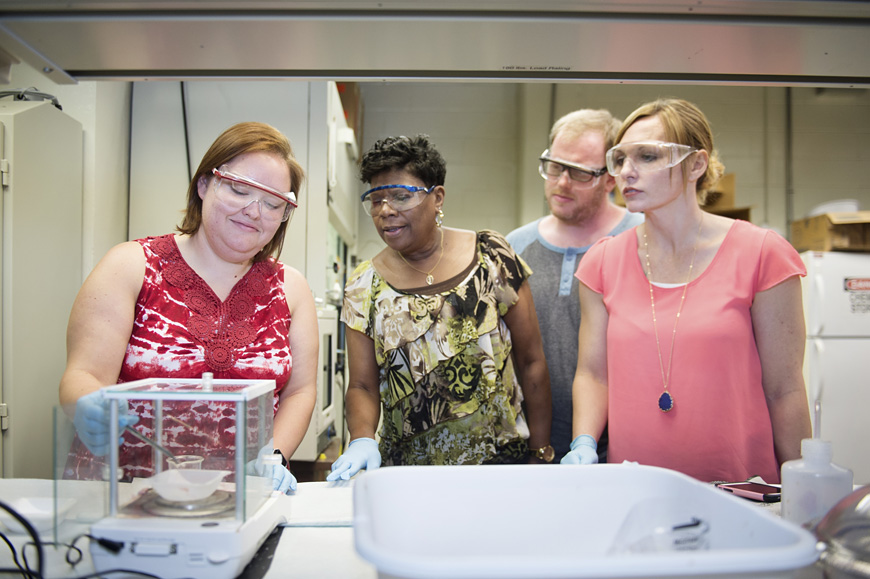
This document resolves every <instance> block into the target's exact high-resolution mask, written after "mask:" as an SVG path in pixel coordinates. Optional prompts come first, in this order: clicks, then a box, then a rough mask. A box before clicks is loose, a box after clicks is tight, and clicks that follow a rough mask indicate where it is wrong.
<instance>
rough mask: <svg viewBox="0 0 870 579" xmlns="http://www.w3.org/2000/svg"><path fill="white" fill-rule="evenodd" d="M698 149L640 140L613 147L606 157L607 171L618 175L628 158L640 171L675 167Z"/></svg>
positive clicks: (636, 169)
mask: <svg viewBox="0 0 870 579" xmlns="http://www.w3.org/2000/svg"><path fill="white" fill-rule="evenodd" d="M697 151H698V149H695V148H694V147H690V146H688V145H678V144H677V143H665V142H662V141H639V142H637V143H623V144H621V145H616V146H615V147H611V148H610V150H608V151H607V154H606V155H605V156H604V158H605V160H606V161H607V172H608V173H610V174H611V175H613V176H614V177H616V176H618V175H619V174H620V173H621V172H622V168H623V167H624V166H625V162H626V160H628V161H629V162H630V163H631V166H632V167H633V168H634V170H635V171H637V172H638V173H652V172H654V171H661V170H662V169H669V168H671V167H675V166H677V165H678V164H680V163H682V162H683V161H684V160H685V159H686V157H688V156H689V155H691V154H692V153H695V152H697Z"/></svg>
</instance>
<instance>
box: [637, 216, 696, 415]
mask: <svg viewBox="0 0 870 579" xmlns="http://www.w3.org/2000/svg"><path fill="white" fill-rule="evenodd" d="M703 223H704V214H703V213H702V214H701V220H700V222H699V223H698V233H697V235H696V236H695V246H694V247H693V248H692V261H691V262H690V263H689V275H688V276H686V283H685V284H683V295H682V297H681V298H680V305H679V307H678V308H677V317H676V319H675V320H674V331H673V333H672V334H671V352H670V355H669V356H668V371H667V374H665V365H664V362H663V361H662V347H661V344H660V343H659V328H658V324H657V323H656V298H655V294H654V292H653V284H652V267H651V266H650V263H649V241H648V240H647V237H646V223H644V224H643V249H644V252H645V253H646V281H647V283H649V303H650V307H651V309H652V319H653V330H654V331H655V336H656V351H657V352H658V355H659V368H660V369H661V371H662V386H663V387H664V390H663V391H662V393H661V395H660V396H659V401H658V405H659V410H661V411H662V412H670V411H671V410H673V409H674V396H673V395H672V394H671V393H670V392H668V384H669V383H670V381H671V368H672V366H673V361H674V342H675V341H676V339H677V322H679V321H680V313H681V312H682V311H683V302H684V301H686V290H688V289H689V282H690V281H691V280H692V268H693V267H694V266H695V254H696V253H697V252H698V240H699V239H700V238H701V225H702V224H703Z"/></svg>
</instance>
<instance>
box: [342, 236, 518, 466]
mask: <svg viewBox="0 0 870 579" xmlns="http://www.w3.org/2000/svg"><path fill="white" fill-rule="evenodd" d="M529 275H531V269H529V267H528V266H527V265H526V263H525V262H524V261H523V260H522V258H520V257H519V256H518V255H517V254H516V253H515V252H514V251H513V249H512V248H511V247H510V245H509V244H508V243H507V241H506V240H505V239H504V237H502V235H501V234H499V233H497V232H495V231H487V230H483V231H479V232H478V233H477V252H476V258H475V260H474V262H473V263H471V264H470V265H469V267H468V268H467V269H466V270H465V271H464V272H463V273H462V274H460V275H458V276H456V277H454V278H453V279H451V280H447V281H446V282H443V283H440V284H435V285H433V286H429V287H425V288H416V289H412V290H399V289H396V288H393V287H392V286H390V284H388V283H387V282H386V281H385V280H384V278H383V277H381V275H380V274H379V273H378V272H377V270H375V268H374V267H373V265H372V263H371V261H365V262H363V263H361V264H360V265H359V266H358V267H357V268H356V270H355V271H354V272H353V274H352V276H351V278H350V279H349V280H348V282H347V285H346V288H345V295H344V307H343V308H342V313H341V318H342V321H343V322H344V323H345V324H346V325H347V327H348V328H351V329H353V330H357V331H359V332H362V333H364V334H366V335H367V336H368V337H370V338H371V339H372V340H373V341H374V348H375V356H376V359H377V363H378V366H379V368H380V370H379V381H380V398H381V405H382V409H383V426H382V429H381V433H380V438H381V441H380V451H381V456H382V458H383V463H384V464H386V465H409V464H483V463H510V462H519V461H522V460H525V459H526V457H527V453H528V444H527V440H528V437H529V429H528V426H527V424H526V419H525V416H524V414H523V409H522V400H523V395H522V390H521V388H520V384H519V382H518V380H517V375H516V371H515V369H514V364H513V359H512V357H511V348H512V345H511V335H510V331H509V330H508V327H507V324H505V322H504V319H503V316H504V315H505V314H506V313H507V311H508V310H509V309H510V308H511V307H512V306H513V305H514V304H515V303H516V302H517V299H518V291H519V288H520V286H522V284H523V282H524V281H525V280H526V278H527V277H528V276H529Z"/></svg>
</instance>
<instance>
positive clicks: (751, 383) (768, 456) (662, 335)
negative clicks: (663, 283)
mask: <svg viewBox="0 0 870 579" xmlns="http://www.w3.org/2000/svg"><path fill="white" fill-rule="evenodd" d="M796 275H801V276H803V275H806V268H805V267H804V265H803V262H802V261H801V259H800V256H799V255H798V253H797V252H796V251H795V250H794V248H793V247H792V246H791V245H790V244H789V243H788V242H787V241H786V240H785V239H783V238H782V237H781V236H779V235H777V234H776V233H775V232H772V231H769V230H765V229H761V228H759V227H756V226H754V225H752V224H751V223H749V222H746V221H735V222H734V224H733V225H732V226H731V229H730V230H729V231H728V234H727V235H726V237H725V240H724V241H723V243H722V245H721V246H720V248H719V251H718V252H717V254H716V256H715V257H714V259H713V261H712V262H711V263H710V265H709V266H708V267H707V269H706V270H705V271H704V272H702V273H701V275H700V276H698V277H697V278H696V279H694V280H692V281H691V282H690V283H689V286H688V288H687V290H686V299H685V303H684V304H683V310H682V313H681V315H680V321H679V325H678V326H677V332H676V337H675V338H674V339H675V343H674V348H673V362H672V370H671V374H670V382H669V385H668V392H669V393H670V394H671V395H672V397H673V400H674V408H673V410H671V411H670V412H667V413H665V412H662V411H661V410H659V407H658V398H659V396H660V395H661V393H662V391H663V385H662V372H661V368H660V365H659V354H658V352H657V346H656V338H655V334H654V330H653V320H652V310H651V306H650V295H649V285H648V283H647V279H646V276H645V275H644V272H643V269H642V267H641V264H640V260H639V259H638V243H637V236H636V233H635V231H634V230H630V231H626V232H625V233H622V234H620V235H618V236H616V237H612V238H605V239H602V240H601V241H599V242H598V243H597V244H596V245H595V246H594V247H592V248H591V249H590V250H589V252H588V253H587V254H586V257H584V258H583V260H582V261H581V262H580V266H579V267H578V269H577V273H576V276H577V278H578V279H579V280H580V281H581V282H582V283H584V284H585V285H587V286H588V287H589V288H590V289H592V290H593V291H595V292H596V293H600V294H602V296H603V300H604V305H605V307H606V308H607V311H608V314H609V319H608V326H607V373H608V430H609V435H610V442H609V446H608V462H617V463H618V462H622V461H625V460H628V461H636V462H639V463H642V464H648V465H654V466H661V467H666V468H670V469H674V470H678V471H681V472H684V473H686V474H688V475H691V476H693V477H695V478H698V479H700V480H703V481H723V480H724V481H740V480H745V479H747V478H750V477H752V476H756V475H760V476H761V477H763V478H764V480H766V481H768V482H778V481H779V466H778V463H777V460H776V456H775V454H774V445H773V430H772V427H771V421H770V415H769V414H768V409H767V404H766V402H765V398H764V391H763V390H762V382H761V378H762V376H761V362H760V359H759V355H758V350H757V348H756V344H755V337H754V334H753V329H752V317H751V313H750V308H751V306H752V303H753V299H754V297H755V294H756V293H758V292H761V291H765V290H768V289H770V288H772V287H774V286H776V285H777V284H779V283H781V282H783V281H785V280H786V279H788V278H790V277H792V276H796ZM682 294H683V286H679V287H674V288H660V287H654V296H655V307H656V317H657V319H658V325H659V328H658V331H659V342H660V345H661V353H662V362H663V364H664V365H665V374H667V363H668V362H667V360H668V356H669V354H670V348H671V337H672V335H673V321H674V320H675V318H676V313H677V308H678V307H679V303H680V298H681V296H682Z"/></svg>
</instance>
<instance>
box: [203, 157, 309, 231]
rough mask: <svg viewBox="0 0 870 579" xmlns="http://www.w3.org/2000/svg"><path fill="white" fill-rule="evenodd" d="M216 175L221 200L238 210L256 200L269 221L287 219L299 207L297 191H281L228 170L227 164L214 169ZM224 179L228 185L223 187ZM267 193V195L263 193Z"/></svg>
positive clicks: (216, 184) (217, 190)
mask: <svg viewBox="0 0 870 579" xmlns="http://www.w3.org/2000/svg"><path fill="white" fill-rule="evenodd" d="M211 172H212V173H214V175H215V177H217V180H216V183H215V191H216V192H217V194H218V197H219V198H220V200H221V201H222V202H223V203H224V204H226V205H228V206H230V207H233V208H234V209H236V210H239V209H244V208H245V207H248V206H249V205H250V204H251V203H254V202H256V203H257V206H258V207H259V208H260V215H261V216H262V217H263V219H266V220H268V221H287V220H288V219H290V216H291V215H292V214H293V210H294V209H296V207H298V205H297V203H296V193H294V192H292V191H290V192H289V193H281V192H280V191H278V190H277V189H272V188H271V187H269V186H268V185H263V184H262V183H258V182H256V181H254V180H253V179H249V178H248V177H243V176H242V175H237V174H235V173H231V172H230V171H227V170H226V165H223V166H221V168H220V169H212V170H211ZM222 181H226V182H227V187H222V186H221V185H222V184H223V183H222ZM263 193H267V195H263Z"/></svg>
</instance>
